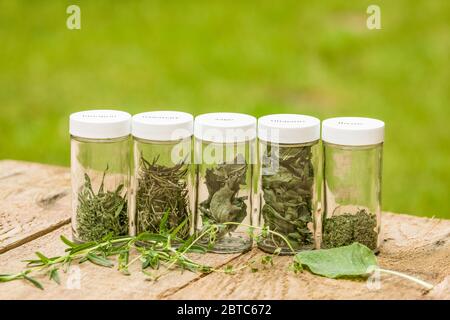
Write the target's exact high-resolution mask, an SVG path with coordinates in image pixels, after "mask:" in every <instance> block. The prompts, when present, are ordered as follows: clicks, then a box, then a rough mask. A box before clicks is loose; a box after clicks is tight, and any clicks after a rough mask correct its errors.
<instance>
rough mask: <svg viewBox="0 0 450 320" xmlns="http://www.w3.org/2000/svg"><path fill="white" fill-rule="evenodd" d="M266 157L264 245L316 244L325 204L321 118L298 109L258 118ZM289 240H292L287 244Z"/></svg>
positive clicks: (262, 192) (262, 190)
mask: <svg viewBox="0 0 450 320" xmlns="http://www.w3.org/2000/svg"><path fill="white" fill-rule="evenodd" d="M258 137H259V152H260V157H261V161H260V163H261V185H260V190H259V194H260V217H259V224H260V226H262V227H263V230H264V229H269V230H272V231H275V232H276V233H278V234H280V235H282V236H283V237H284V239H283V238H282V237H280V236H277V235H276V234H273V233H267V232H264V231H263V232H262V234H261V236H260V237H259V241H258V247H259V248H261V249H262V250H264V251H267V252H274V251H275V250H277V248H281V250H282V251H281V253H285V254H288V253H289V254H292V253H293V252H292V249H294V250H296V251H299V250H305V249H312V248H313V247H314V223H315V215H316V213H317V211H318V207H319V203H320V181H319V179H320V169H321V166H320V146H319V138H320V121H319V120H318V119H316V118H313V117H309V116H303V115H295V114H274V115H268V116H264V117H262V118H260V119H259V120H258ZM286 240H287V241H289V243H290V247H289V245H288V244H287V243H286Z"/></svg>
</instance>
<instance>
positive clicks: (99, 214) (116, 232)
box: [70, 110, 131, 242]
mask: <svg viewBox="0 0 450 320" xmlns="http://www.w3.org/2000/svg"><path fill="white" fill-rule="evenodd" d="M130 124H131V115H129V114H128V113H126V112H122V111H114V110H91V111H83V112H78V113H74V114H72V115H71V116H70V134H71V175H72V208H73V214H72V231H73V239H74V241H76V242H88V241H98V240H101V239H102V238H104V237H106V236H109V235H112V236H122V235H128V233H129V219H128V184H129V179H130Z"/></svg>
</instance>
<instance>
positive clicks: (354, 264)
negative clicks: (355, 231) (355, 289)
mask: <svg viewBox="0 0 450 320" xmlns="http://www.w3.org/2000/svg"><path fill="white" fill-rule="evenodd" d="M295 261H296V262H297V263H300V264H301V265H303V266H305V267H307V268H308V269H309V270H310V271H311V272H312V273H314V274H318V275H321V276H324V277H327V278H341V277H367V276H368V275H369V274H370V271H371V269H370V268H371V267H372V268H373V266H377V258H376V257H375V254H374V253H373V252H372V250H370V249H369V248H367V247H366V246H364V245H362V244H359V243H353V244H351V245H349V246H345V247H339V248H333V249H321V250H312V251H302V252H299V253H298V254H297V255H296V256H295Z"/></svg>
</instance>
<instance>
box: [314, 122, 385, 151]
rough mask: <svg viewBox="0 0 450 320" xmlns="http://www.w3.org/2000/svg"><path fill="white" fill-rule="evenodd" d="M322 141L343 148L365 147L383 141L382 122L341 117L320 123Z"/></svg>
mask: <svg viewBox="0 0 450 320" xmlns="http://www.w3.org/2000/svg"><path fill="white" fill-rule="evenodd" d="M322 140H323V141H326V142H329V143H333V144H340V145H344V146H367V145H372V144H378V143H382V142H383V141H384V122H383V121H381V120H377V119H371V118H358V117H341V118H331V119H327V120H324V121H323V122H322Z"/></svg>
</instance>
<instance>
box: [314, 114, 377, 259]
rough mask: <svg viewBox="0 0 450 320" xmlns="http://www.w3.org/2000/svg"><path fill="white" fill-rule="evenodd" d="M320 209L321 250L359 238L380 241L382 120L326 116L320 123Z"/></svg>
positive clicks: (373, 242)
mask: <svg viewBox="0 0 450 320" xmlns="http://www.w3.org/2000/svg"><path fill="white" fill-rule="evenodd" d="M322 139H323V151H324V187H325V189H324V196H325V208H324V209H325V210H324V217H323V221H322V243H321V246H322V247H324V248H332V247H340V246H346V245H350V244H352V243H354V242H359V243H361V244H363V245H365V246H367V247H369V248H370V249H372V250H378V247H379V244H380V218H381V170H382V153H383V141H384V123H383V122H382V121H380V120H376V119H369V118H353V117H347V118H332V119H327V120H325V121H324V122H323V125H322Z"/></svg>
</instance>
